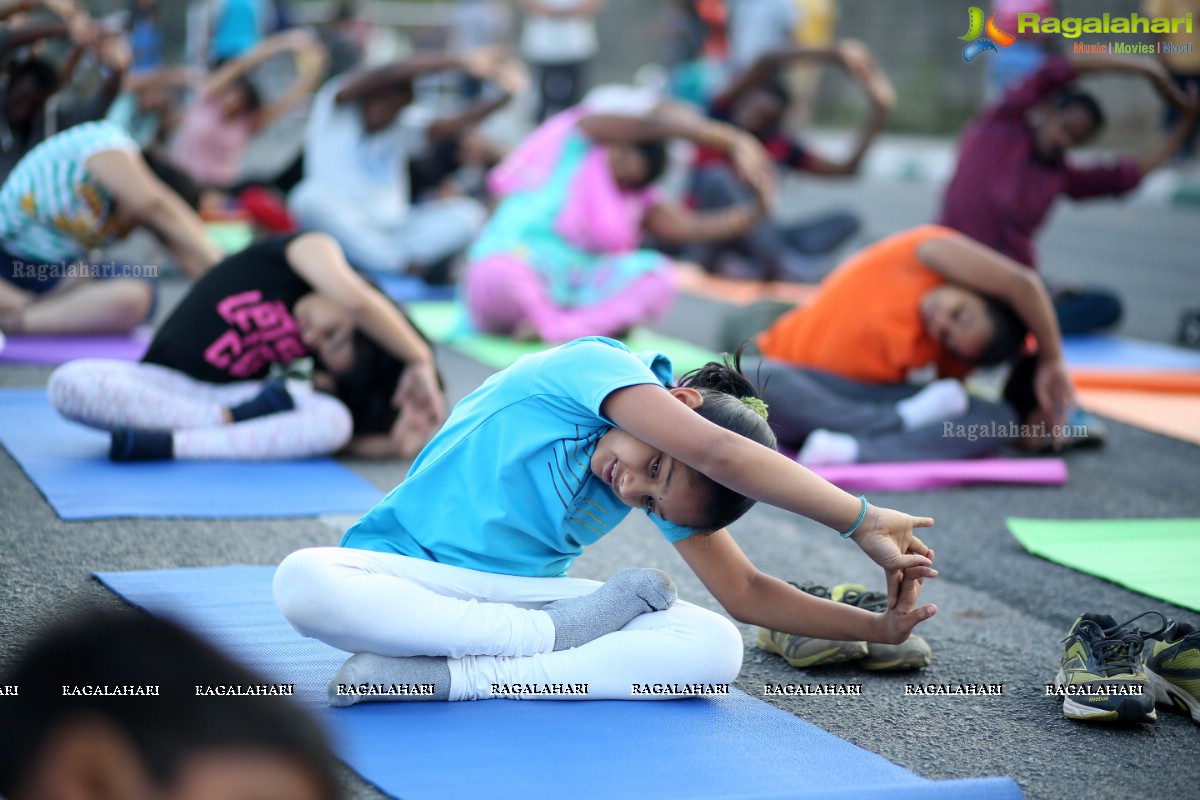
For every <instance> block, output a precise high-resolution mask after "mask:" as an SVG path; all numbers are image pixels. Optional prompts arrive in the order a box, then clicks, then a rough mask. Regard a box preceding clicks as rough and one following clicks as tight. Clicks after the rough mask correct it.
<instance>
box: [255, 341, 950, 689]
mask: <svg viewBox="0 0 1200 800" xmlns="http://www.w3.org/2000/svg"><path fill="white" fill-rule="evenodd" d="M733 367H734V368H733V369H730V368H727V367H724V366H721V365H718V364H709V365H708V366H706V367H704V368H703V369H701V370H698V371H697V372H695V373H691V374H690V375H688V376H685V378H684V380H683V381H682V384H681V385H680V386H678V387H675V388H667V387H668V386H669V379H670V375H671V369H670V364H669V362H668V361H667V359H666V358H665V357H663V356H661V355H658V354H654V353H647V354H642V355H635V354H633V353H631V352H630V351H629V350H628V349H627V348H626V347H625V346H624V345H622V344H620V343H619V342H616V341H613V340H611V339H605V338H600V337H589V338H584V339H577V340H575V341H573V342H570V343H568V344H565V345H562V346H560V347H557V348H554V349H552V350H548V351H545V352H543V353H539V354H537V355H532V356H526V357H525V358H523V359H521V360H520V361H518V362H517V363H516V364H514V365H513V366H512V367H510V368H509V369H507V370H504V371H503V372H500V373H498V374H496V375H494V376H492V377H491V378H489V379H488V380H487V381H486V382H485V383H484V384H483V385H482V386H481V387H480V388H479V389H478V390H476V391H475V392H473V393H472V394H471V395H469V396H468V397H466V398H465V399H464V400H463V401H462V402H461V403H459V404H458V406H457V407H456V408H455V409H454V411H453V412H452V413H451V415H450V418H449V420H447V422H446V425H445V426H444V427H443V429H442V430H441V432H439V433H438V435H437V436H435V437H434V439H433V440H432V441H431V442H430V443H429V445H427V446H426V448H425V449H424V450H423V451H422V452H421V454H420V455H419V456H418V457H417V460H416V461H415V462H414V464H413V467H412V469H411V470H410V471H409V474H408V477H407V478H406V479H405V481H404V483H402V484H401V485H400V486H398V487H396V488H395V489H393V490H392V492H391V494H389V495H388V496H387V497H386V498H385V499H384V500H383V501H382V502H381V503H380V504H379V505H378V506H376V507H375V508H374V509H373V510H372V511H370V512H369V513H368V514H367V515H366V516H365V517H363V518H362V519H361V520H360V521H359V522H358V523H356V524H355V525H354V526H353V527H351V528H350V530H349V531H347V532H346V534H345V536H344V537H343V538H342V542H341V544H342V546H341V547H339V548H333V547H329V548H314V549H308V550H301V551H299V552H297V553H293V554H292V555H290V556H288V557H287V558H286V559H284V561H283V563H282V564H281V565H280V567H279V570H278V571H277V573H276V575H275V600H276V603H277V604H278V606H279V608H280V610H281V611H282V613H283V615H284V616H285V617H286V618H287V619H288V620H289V621H290V622H291V623H292V625H293V626H294V627H295V628H296V629H297V630H298V631H300V632H301V633H302V634H304V635H306V636H311V637H314V638H317V639H320V640H322V641H324V642H327V643H329V644H331V645H333V646H334V647H338V648H341V649H343V650H347V651H349V652H352V653H355V654H356V655H354V656H353V657H351V658H350V659H349V660H348V661H347V662H346V664H345V666H344V667H343V668H342V670H341V671H340V672H339V673H338V675H337V676H336V677H335V678H334V679H333V681H332V682H331V683H330V687H329V699H330V702H331V703H333V704H335V705H349V704H351V703H353V702H356V701H358V700H361V699H365V697H367V696H372V695H370V694H369V693H368V694H364V693H363V692H362V691H361V689H362V687H363V685H364V684H369V685H375V686H378V685H388V686H390V685H392V684H396V685H402V686H409V687H411V686H413V685H421V686H423V687H425V688H426V689H428V687H429V685H431V684H432V686H433V689H432V690H431V691H432V693H431V694H415V695H414V694H408V695H405V694H391V695H386V696H387V697H388V698H390V699H402V698H406V699H440V700H474V699H486V698H490V697H494V696H502V695H505V694H506V692H510V691H511V687H512V686H514V685H516V686H519V687H523V686H524V685H526V684H536V685H538V686H540V685H543V684H570V685H572V686H573V687H575V686H577V685H578V684H586V687H587V688H586V694H580V695H577V696H580V697H587V698H591V699H629V698H631V697H643V696H645V695H640V694H638V695H635V694H634V693H633V690H632V686H633V685H634V684H643V683H646V682H651V683H670V684H674V683H686V684H694V683H697V682H700V683H728V682H730V681H732V680H733V678H734V677H735V676H736V675H737V673H738V670H739V669H740V667H741V659H742V639H741V635H740V634H739V633H738V631H737V629H736V628H735V627H734V626H733V625H731V624H730V623H729V621H728V620H726V619H725V618H724V617H722V616H720V615H717V614H714V613H712V612H710V611H706V610H704V609H702V608H699V607H697V606H694V605H691V604H689V603H686V602H683V601H679V602H676V600H675V585H674V584H673V583H672V582H671V580H670V579H669V578H668V577H667V576H666V575H664V574H662V573H661V572H658V571H656V570H650V569H640V570H625V571H623V572H620V573H618V574H617V575H615V576H614V577H612V578H611V579H610V580H609V581H608V582H607V583H605V584H603V585H601V584H598V583H596V582H594V581H587V580H581V579H577V578H568V577H565V574H566V572H567V570H568V568H569V567H570V566H571V563H572V561H573V560H574V559H575V557H576V556H578V555H579V554H580V553H581V552H582V550H583V548H584V547H585V546H586V545H589V544H591V543H593V542H595V541H597V540H598V539H599V538H600V537H601V536H603V535H605V534H606V533H608V532H609V531H610V530H611V529H612V528H614V527H615V526H616V524H617V523H618V522H619V521H620V520H621V519H622V518H624V516H625V515H626V514H627V513H628V512H629V509H630V508H640V509H642V510H644V511H645V512H646V513H647V514H648V515H649V516H650V518H651V519H652V520H653V521H654V523H655V524H656V525H657V526H658V527H659V529H660V530H661V531H662V533H663V535H664V536H666V537H667V539H668V540H669V541H671V542H673V543H674V544H675V547H676V548H677V549H678V550H679V552H680V554H681V555H682V556H683V558H684V560H685V561H686V562H687V563H688V565H689V566H690V567H691V568H692V569H693V570H694V571H695V572H696V574H697V575H698V576H699V577H700V579H701V581H703V583H704V584H705V586H707V587H708V589H709V590H710V591H711V592H712V593H713V595H715V596H716V598H717V599H718V600H719V601H720V602H721V604H722V605H723V606H724V607H725V609H726V610H727V611H728V612H729V613H730V615H732V616H733V617H734V618H736V619H739V620H742V621H744V622H748V623H755V624H758V625H761V626H763V627H767V628H769V629H772V630H782V631H787V632H790V633H794V634H797V635H805V636H814V637H821V638H833V639H850V640H868V641H875V642H890V643H895V642H901V641H903V640H904V639H906V638H907V637H908V635H909V633H910V632H911V630H912V629H913V627H914V626H915V625H916V624H917V623H918V622H921V621H922V620H925V619H928V618H929V617H931V616H932V615H933V614H934V613H935V611H936V609H935V608H934V607H933V606H924V607H920V608H918V607H916V600H917V595H918V593H919V587H920V583H921V581H922V580H923V579H924V578H926V577H933V576H935V575H936V574H937V572H936V571H935V570H934V569H933V568H932V555H933V553H932V552H931V551H930V550H929V549H928V548H927V547H926V546H925V545H924V544H923V543H922V542H921V541H920V540H919V539H918V538H916V537H915V536H914V535H913V528H914V527H928V526H930V525H932V524H933V520H931V519H928V518H922V517H910V516H908V515H907V514H902V513H899V512H897V511H892V510H889V509H885V508H879V507H875V506H868V504H867V501H866V500H865V499H863V498H854V497H852V496H851V495H848V494H846V493H845V492H843V491H841V490H840V489H837V488H835V487H834V486H832V485H831V484H829V483H827V482H826V481H824V480H823V479H821V478H819V477H817V476H816V475H814V474H813V473H811V472H809V471H808V470H806V469H805V468H804V467H802V466H800V465H799V464H797V463H795V462H794V461H791V460H790V459H788V458H786V457H785V456H782V455H780V454H778V453H776V452H775V451H774V450H773V446H774V436H773V435H772V434H771V432H770V428H769V427H768V425H767V423H766V419H765V407H764V406H763V405H762V402H761V400H758V399H757V397H756V396H755V391H754V388H753V387H752V386H751V385H750V383H749V382H748V381H747V380H746V379H745V377H744V376H742V375H741V374H740V372H738V371H737V370H736V367H737V362H736V360H735V361H734V364H733ZM755 500H763V501H765V502H768V503H771V504H772V505H776V506H779V507H780V508H784V509H788V510H790V511H793V512H796V513H799V514H803V515H805V516H808V517H811V518H813V519H815V520H817V521H819V522H822V523H824V524H826V525H829V526H830V527H832V528H834V529H836V530H838V531H841V532H843V533H846V534H848V535H849V536H850V538H853V539H854V540H855V541H856V542H857V543H858V545H859V546H860V547H861V548H862V549H863V550H864V551H865V552H866V553H867V554H868V555H870V556H871V558H873V559H874V560H875V561H876V562H877V563H879V564H880V565H882V566H883V567H884V568H885V569H886V570H887V571H888V577H889V581H888V587H889V608H888V610H887V612H886V613H883V614H875V613H871V612H868V611H864V610H863V609H860V608H856V607H852V606H849V605H847V604H839V603H833V602H829V601H827V600H822V599H819V598H816V597H813V596H811V595H808V594H805V593H804V592H802V591H800V590H798V589H796V588H795V587H793V586H790V585H788V584H787V583H784V582H783V581H781V580H777V579H775V578H772V577H769V576H767V575H764V574H763V573H761V572H759V571H758V570H757V569H756V568H755V567H754V566H753V565H752V564H751V563H750V562H749V560H748V559H747V558H746V556H745V555H744V554H743V553H742V551H741V549H740V548H739V547H738V545H737V544H736V543H735V542H734V540H733V537H732V536H731V534H730V533H729V532H728V531H727V530H726V529H725V526H726V525H729V524H730V523H732V522H733V521H734V520H736V519H738V518H739V517H740V516H741V515H742V514H743V513H745V512H746V510H748V509H749V508H750V506H752V505H753V503H754V501H755ZM695 534H707V535H704V536H698V535H695ZM506 686H507V687H509V688H507V689H506V688H505V687H506ZM521 696H528V695H521ZM534 696H541V695H534ZM552 696H556V697H561V696H562V695H552ZM655 696H661V695H655Z"/></svg>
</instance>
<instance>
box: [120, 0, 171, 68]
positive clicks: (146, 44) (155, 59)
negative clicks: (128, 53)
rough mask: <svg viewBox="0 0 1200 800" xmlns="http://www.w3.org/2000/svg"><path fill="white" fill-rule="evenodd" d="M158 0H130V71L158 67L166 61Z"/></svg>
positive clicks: (127, 26)
mask: <svg viewBox="0 0 1200 800" xmlns="http://www.w3.org/2000/svg"><path fill="white" fill-rule="evenodd" d="M159 15H160V12H159V7H158V0H130V3H129V18H128V20H127V22H126V30H127V31H128V34H129V46H130V49H131V50H132V51H133V65H132V66H131V67H130V72H133V73H138V72H142V71H143V70H149V69H158V68H159V67H161V66H162V65H163V63H164V59H163V37H162V29H161V20H160V18H159Z"/></svg>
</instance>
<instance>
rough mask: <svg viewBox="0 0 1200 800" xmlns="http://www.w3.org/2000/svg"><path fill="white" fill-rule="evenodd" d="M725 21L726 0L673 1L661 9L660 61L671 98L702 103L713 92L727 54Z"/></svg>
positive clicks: (697, 103) (726, 25)
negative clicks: (666, 75)
mask: <svg viewBox="0 0 1200 800" xmlns="http://www.w3.org/2000/svg"><path fill="white" fill-rule="evenodd" d="M728 23H729V9H728V8H727V7H726V5H725V0H676V2H674V3H672V4H671V5H669V6H667V8H666V9H665V10H664V11H663V14H662V19H661V21H660V22H659V37H660V39H661V56H660V60H661V62H662V65H663V67H664V68H665V69H667V71H668V74H669V83H670V92H671V96H672V97H674V98H676V99H677V100H682V101H684V102H687V103H691V104H693V105H698V106H703V105H707V104H708V101H709V100H710V99H711V98H712V96H713V95H714V94H716V91H717V89H718V87H719V86H720V83H721V80H722V78H723V77H724V69H725V60H726V59H727V58H728V57H729V37H728Z"/></svg>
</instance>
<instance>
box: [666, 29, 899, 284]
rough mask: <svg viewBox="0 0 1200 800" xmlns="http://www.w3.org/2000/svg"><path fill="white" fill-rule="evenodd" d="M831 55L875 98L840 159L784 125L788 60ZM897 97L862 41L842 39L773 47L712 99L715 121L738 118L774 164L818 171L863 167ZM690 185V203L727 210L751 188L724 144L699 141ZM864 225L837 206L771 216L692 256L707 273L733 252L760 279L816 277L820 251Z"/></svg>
mask: <svg viewBox="0 0 1200 800" xmlns="http://www.w3.org/2000/svg"><path fill="white" fill-rule="evenodd" d="M813 61H834V62H836V63H838V64H841V65H842V66H843V67H845V68H846V70H847V72H848V73H849V74H850V76H851V77H852V78H853V79H854V81H855V82H856V83H858V84H859V85H860V86H861V87H862V88H863V89H864V90H865V92H866V94H867V97H868V99H869V101H870V104H871V110H870V112H869V114H868V115H867V119H866V122H865V124H864V127H863V129H862V131H861V133H860V134H859V137H858V141H857V143H856V144H855V146H854V149H853V150H852V151H851V152H850V153H849V154H848V155H847V156H846V157H845V158H842V159H830V158H827V157H825V156H822V155H821V154H819V153H817V152H816V151H814V150H813V149H812V148H810V147H809V146H807V145H806V144H804V143H803V142H801V141H800V140H799V139H797V138H796V137H795V136H793V135H792V134H790V133H789V132H788V131H786V130H784V118H785V116H786V115H787V114H788V111H789V104H790V102H791V99H790V97H789V95H788V91H787V89H786V88H785V87H784V83H783V81H782V78H781V75H780V73H781V71H782V70H783V69H784V68H785V67H786V66H788V65H789V64H801V63H805V62H813ZM895 103H896V95H895V91H894V90H893V89H892V84H891V82H890V81H889V80H888V78H887V76H886V75H885V74H884V72H883V70H882V69H880V67H879V64H878V63H876V61H875V59H874V57H873V56H872V55H871V52H870V51H869V50H868V49H867V48H866V46H864V45H863V44H862V43H861V42H857V41H854V40H849V39H848V40H844V41H841V42H839V43H838V44H837V45H835V46H833V47H825V48H815V49H814V48H807V47H791V48H787V49H783V50H777V51H773V52H770V53H768V54H766V55H764V56H762V57H761V58H759V59H758V60H757V61H755V62H754V63H753V64H752V65H751V66H749V67H748V68H747V69H745V70H743V71H742V72H741V73H739V74H738V75H736V76H734V78H733V79H732V80H731V81H730V83H729V85H728V86H727V87H726V88H725V90H724V91H722V92H721V94H720V95H718V96H717V98H716V99H715V100H713V101H712V103H711V104H710V105H709V109H708V114H709V116H711V117H712V118H714V119H717V120H720V121H722V122H727V123H730V124H733V125H735V126H737V127H739V128H741V129H743V130H745V131H747V132H748V133H750V134H751V135H753V136H754V137H755V138H756V139H758V140H759V141H760V142H761V143H762V145H763V147H764V148H766V151H767V153H768V154H769V155H770V157H771V160H772V162H774V163H775V165H776V166H777V167H780V168H786V169H788V170H792V171H796V172H805V173H809V174H812V175H818V176H838V177H840V176H848V175H855V174H857V173H858V169H859V167H860V166H861V164H862V161H863V158H864V157H865V156H866V154H867V151H868V150H869V149H870V147H871V145H872V144H873V143H874V141H875V139H876V137H878V135H879V133H880V132H881V131H882V130H883V128H884V126H885V125H886V124H887V118H888V114H889V113H890V112H891V110H892V108H893V107H894V106H895ZM689 180H690V183H689V194H690V200H691V202H692V204H693V205H694V206H695V207H696V208H698V209H701V210H712V209H720V208H727V207H729V206H733V205H736V204H738V203H739V202H743V201H744V200H745V199H746V198H747V197H748V196H750V194H751V192H752V190H751V189H750V188H749V187H747V186H746V185H745V183H743V182H742V181H741V180H739V179H738V176H737V175H736V173H735V172H734V171H733V170H732V169H731V168H730V163H729V158H728V156H727V155H726V154H725V153H724V152H722V151H721V150H720V149H714V148H710V147H704V146H701V147H700V148H699V149H698V150H697V151H696V158H695V162H694V163H693V165H692V173H691V177H690V179H689ZM858 227H859V220H858V217H857V216H856V215H855V214H853V213H851V212H849V211H835V212H830V213H828V214H823V215H820V216H818V217H816V218H813V219H807V220H801V221H799V222H791V223H784V222H781V221H778V220H774V219H769V220H764V221H762V222H760V223H759V224H758V225H756V226H755V227H754V228H753V229H752V230H751V231H750V232H749V233H748V234H746V235H745V236H742V237H738V238H735V239H730V240H727V241H725V242H719V243H715V244H712V245H707V246H704V247H697V248H693V250H694V252H692V253H691V254H690V255H691V256H692V257H694V258H696V259H697V260H698V261H699V262H700V264H701V265H702V266H704V267H705V268H706V269H708V270H709V271H713V272H715V271H718V270H720V269H721V267H722V260H723V256H724V255H726V254H733V255H735V256H739V257H740V258H741V259H744V260H745V262H746V264H745V266H743V267H741V268H740V271H739V274H743V275H747V276H748V277H753V278H755V279H761V280H768V279H770V280H813V279H816V278H819V277H820V275H821V274H822V273H823V272H824V269H822V268H820V266H819V262H818V261H816V260H815V257H817V256H821V255H824V254H827V253H830V252H832V251H833V250H835V249H836V248H837V247H838V246H840V245H841V244H843V243H844V242H845V241H846V240H847V239H848V238H849V237H850V236H852V235H853V234H854V233H855V232H856V231H857V230H858Z"/></svg>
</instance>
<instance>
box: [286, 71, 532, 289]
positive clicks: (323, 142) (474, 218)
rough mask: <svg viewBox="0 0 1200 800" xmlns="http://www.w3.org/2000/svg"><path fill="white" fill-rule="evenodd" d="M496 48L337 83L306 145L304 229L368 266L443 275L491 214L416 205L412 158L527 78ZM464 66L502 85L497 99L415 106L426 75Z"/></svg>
mask: <svg viewBox="0 0 1200 800" xmlns="http://www.w3.org/2000/svg"><path fill="white" fill-rule="evenodd" d="M515 67H516V65H514V64H513V63H512V62H511V61H510V60H505V59H503V58H500V57H499V56H498V54H497V53H496V51H493V50H475V51H472V52H468V53H462V54H454V55H449V54H447V55H442V54H437V55H421V56H415V57H413V58H410V59H407V60H405V61H402V62H399V63H396V64H390V65H388V66H386V67H381V68H378V69H373V70H367V71H364V72H357V73H352V74H349V75H343V76H339V77H337V78H335V79H334V80H332V81H330V82H329V83H327V84H326V85H325V87H324V88H323V89H322V90H321V91H320V92H318V94H317V96H316V98H315V100H314V102H313V108H312V113H311V115H310V117H309V121H308V128H307V133H306V136H305V143H304V179H303V180H302V181H301V182H300V184H299V185H297V186H296V188H295V189H293V190H292V193H291V194H290V195H289V197H288V209H289V210H290V211H291V213H292V215H293V216H294V217H295V218H296V221H297V222H298V223H299V224H300V226H301V227H302V228H304V229H307V230H319V231H323V232H325V233H328V234H329V235H331V236H333V237H334V238H335V239H337V241H338V242H339V243H340V244H341V245H342V248H343V249H344V250H345V252H346V256H347V257H348V259H349V261H350V263H351V264H352V265H353V266H354V267H355V268H356V269H360V270H367V271H373V272H406V273H410V274H416V275H419V276H421V277H424V278H426V279H427V280H431V281H435V280H436V279H444V277H445V275H444V273H445V270H446V268H447V265H448V263H449V261H450V259H452V258H453V257H454V256H455V255H456V254H457V253H458V252H460V251H461V250H462V249H463V248H465V247H466V246H467V244H469V243H470V241H471V240H472V238H474V236H475V233H476V232H477V231H478V229H479V228H480V226H481V225H482V224H483V220H484V217H485V216H486V212H485V210H484V208H483V206H482V205H480V204H479V203H478V202H477V201H475V200H472V199H470V198H465V197H452V198H446V199H436V200H430V201H428V202H425V203H422V204H421V205H419V206H412V205H411V200H412V197H411V190H410V186H409V177H408V162H409V161H410V160H411V159H413V158H414V157H417V156H419V155H421V153H422V152H423V151H424V150H425V149H426V148H427V147H428V146H429V145H430V144H433V143H436V142H438V141H440V140H442V139H446V138H449V137H453V136H458V135H460V134H461V133H462V132H463V131H464V130H466V129H467V128H468V127H470V126H472V125H474V124H476V123H478V122H479V121H480V120H482V119H483V118H484V117H486V116H487V115H488V114H490V113H492V112H493V111H495V110H496V109H498V108H500V107H501V106H502V105H504V104H505V103H507V102H508V100H509V98H510V97H511V96H512V94H513V93H514V92H515V91H516V90H518V89H519V86H520V80H521V77H522V76H521V74H520V72H519V68H516V69H514V68H515ZM448 69H461V70H464V71H465V72H467V73H468V74H471V75H476V76H478V77H480V78H483V79H485V80H489V81H492V82H494V83H495V84H496V85H497V86H498V87H499V89H500V90H501V91H500V92H499V93H498V96H497V97H494V98H492V99H489V100H486V101H482V102H479V103H476V104H474V105H472V106H469V107H468V108H466V109H465V110H464V111H462V112H461V113H459V114H458V115H457V116H454V117H450V118H445V119H433V118H432V114H431V113H430V112H429V110H428V109H426V108H422V107H421V106H418V105H415V104H414V103H413V99H414V94H413V81H414V80H415V79H416V78H418V77H419V76H421V75H424V74H427V73H430V72H436V71H440V70H448Z"/></svg>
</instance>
